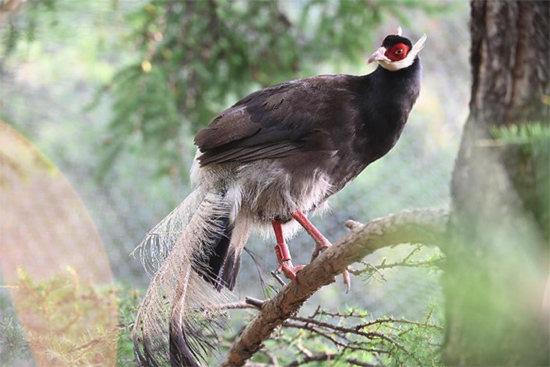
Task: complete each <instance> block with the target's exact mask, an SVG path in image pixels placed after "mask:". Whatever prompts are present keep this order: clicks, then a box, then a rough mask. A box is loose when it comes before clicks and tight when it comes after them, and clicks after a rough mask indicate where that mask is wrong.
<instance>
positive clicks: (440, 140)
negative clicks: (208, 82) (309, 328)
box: [0, 2, 470, 319]
mask: <svg viewBox="0 0 550 367" xmlns="http://www.w3.org/2000/svg"><path fill="white" fill-rule="evenodd" d="M123 3H124V2H123ZM129 3H131V2H129ZM130 8H131V7H130V6H129V7H122V8H119V9H118V10H117V11H114V12H106V11H105V12H104V13H102V14H103V15H101V16H98V15H97V14H96V15H95V16H92V15H90V14H86V15H82V14H79V15H78V19H75V21H74V25H75V27H76V29H75V30H74V35H73V36H71V35H66V36H65V37H64V38H63V39H61V40H60V39H55V40H51V42H50V41H48V42H45V44H46V45H47V47H48V48H49V49H50V50H51V51H50V53H51V54H52V55H55V54H56V53H59V52H62V51H63V50H65V49H67V48H69V47H70V45H71V43H72V42H78V37H79V35H81V34H84V33H86V32H93V31H94V24H95V23H94V22H97V19H101V20H102V21H104V22H118V24H120V31H121V32H122V33H123V32H124V31H125V30H126V29H125V26H124V21H123V17H122V16H123V15H124V14H125V13H127V12H128V11H129V10H130ZM96 11H98V12H99V11H103V10H102V9H99V10H96ZM421 19H423V20H425V23H426V25H427V28H428V29H429V31H427V33H428V36H429V38H428V40H429V41H428V45H427V47H426V49H425V51H423V55H422V61H423V65H424V77H423V91H422V94H421V97H420V99H419V101H418V103H417V105H416V107H415V109H414V110H413V112H412V115H411V118H410V120H409V123H408V125H407V127H406V128H405V131H404V133H403V136H402V138H401V140H400V141H399V143H398V144H397V146H396V147H395V149H394V150H393V151H392V152H390V153H389V154H388V155H387V156H386V157H384V158H383V159H381V160H380V161H378V162H376V163H374V164H372V165H371V166H370V167H369V168H367V170H366V171H365V172H364V173H362V174H361V175H360V176H359V177H358V178H357V179H356V180H355V182H354V183H352V184H350V185H349V186H347V187H346V188H344V190H343V191H342V192H341V193H339V194H337V195H336V196H335V197H333V198H331V199H330V206H331V210H330V211H329V212H327V213H325V214H323V215H322V216H320V217H315V218H313V222H314V224H316V225H318V227H319V229H320V230H321V231H322V232H323V233H324V234H325V235H326V237H327V238H329V239H330V240H332V241H336V240H337V239H339V238H341V237H342V236H343V235H344V234H345V233H346V231H347V230H346V229H345V227H344V223H345V221H346V220H348V219H354V220H357V221H361V222H365V221H368V220H370V219H373V218H376V217H379V216H382V215H386V214H389V213H392V212H396V211H399V210H402V209H406V208H415V207H433V206H436V207H446V206H448V205H449V201H450V193H449V182H450V178H451V173H452V169H453V163H454V157H455V155H456V152H457V149H458V143H459V140H460V131H461V126H462V123H463V121H464V120H465V118H466V114H467V112H468V111H467V98H468V91H469V86H470V85H469V69H468V61H467V60H468V58H467V54H468V47H469V35H468V32H467V9H463V10H461V12H457V13H456V14H454V15H453V16H452V17H451V16H445V17H441V18H434V19H431V18H428V17H426V16H425V17H423V18H421ZM1 31H2V29H0V32H1ZM447 40H452V42H447ZM28 52H29V53H32V52H34V51H33V50H32V49H29V51H28ZM46 52H48V51H46ZM52 57H53V56H52ZM21 60H22V61H23V62H19V61H21ZM24 61H25V56H22V57H21V58H20V59H19V60H18V61H13V60H12V61H6V62H3V63H2V65H0V85H1V88H2V89H1V90H0V100H1V106H2V107H1V109H2V111H1V117H2V118H3V119H4V120H6V121H8V122H9V123H11V124H12V125H13V126H15V127H16V128H17V129H18V130H20V131H21V132H23V133H24V134H25V135H26V136H28V137H29V139H30V140H31V142H33V143H34V144H36V145H37V146H38V148H39V149H41V150H42V151H43V152H44V153H45V155H46V156H48V157H49V158H50V159H51V160H52V161H53V162H54V164H55V165H56V166H57V167H59V169H60V172H61V173H62V174H63V175H65V176H66V177H67V179H68V180H69V182H70V183H71V184H72V187H73V188H74V190H75V192H76V193H77V195H78V196H79V197H80V198H81V199H82V201H83V203H84V205H85V207H86V208H87V211H88V212H89V214H90V216H91V220H92V221H93V223H94V225H95V227H96V228H97V230H98V232H99V235H100V237H101V241H102V244H103V248H104V250H105V252H106V254H107V256H108V259H109V262H110V268H111V271H112V273H113V275H114V278H115V279H116V280H118V281H121V282H125V283H129V284H131V285H133V286H136V287H145V286H146V284H147V282H148V279H147V278H146V276H145V272H144V271H143V269H142V267H141V265H140V263H139V259H136V258H134V257H132V256H131V252H132V251H133V249H134V248H135V246H136V245H137V244H138V243H139V242H140V241H141V239H142V238H143V237H144V235H145V234H146V232H147V231H148V230H149V229H150V228H152V227H153V226H154V225H155V224H156V223H157V222H158V221H160V220H161V219H162V218H163V217H164V216H165V215H166V214H168V213H169V212H170V210H171V209H172V208H173V207H174V206H175V205H176V204H177V203H178V202H180V201H181V200H183V199H184V198H185V196H186V194H187V193H188V192H189V187H188V185H187V183H186V182H183V181H178V180H175V179H173V178H170V177H165V178H162V179H158V178H157V177H155V162H154V161H151V160H150V159H148V158H147V157H142V156H141V157H140V156H131V155H128V156H124V157H123V158H121V159H119V160H118V161H117V162H116V163H115V166H114V168H113V170H112V171H111V172H110V173H109V174H108V175H107V176H106V178H104V179H103V180H102V181H101V182H98V181H97V180H95V179H94V178H93V177H94V172H95V170H96V169H97V160H94V159H93V157H94V156H96V155H97V150H98V149H101V139H102V136H103V135H102V131H104V129H105V126H106V121H108V120H109V116H108V115H109V103H108V101H107V102H106V103H104V104H102V105H101V106H99V108H97V109H95V110H92V111H87V110H85V109H84V107H85V106H86V105H87V104H88V103H89V102H90V100H91V99H92V98H93V95H94V93H95V90H96V89H97V87H98V85H99V84H100V81H98V80H100V79H101V77H98V78H97V80H96V81H95V82H92V83H88V84H86V83H83V80H84V78H81V77H80V76H79V75H80V74H79V73H85V72H91V73H93V72H94V70H87V71H78V70H74V69H73V68H72V67H71V65H69V64H68V63H64V61H63V60H59V59H57V62H59V63H60V64H59V65H57V66H55V67H52V68H51V69H48V68H46V69H45V70H40V69H39V68H38V69H37V68H36V67H34V66H33V65H27V64H25V62H24ZM66 62H70V58H69V59H68V60H67V61H66ZM103 62H109V61H108V60H107V61H105V60H103ZM41 67H43V66H41ZM357 71H359V72H365V70H364V68H358V69H357ZM42 72H45V73H46V75H41V76H40V77H38V78H37V77H36V76H34V75H33V73H42ZM96 72H99V71H98V70H96ZM48 73H49V74H48ZM350 73H351V71H350ZM61 124H63V126H62V127H60V125H61ZM182 139H184V140H186V142H185V144H186V146H189V145H190V144H191V140H192V137H190V136H188V137H185V138H182ZM182 159H184V160H187V163H188V164H189V163H190V159H191V157H190V156H184V158H182ZM48 195H50V193H49V192H47V191H44V192H43V193H42V195H40V196H37V199H36V201H35V202H33V203H32V211H33V212H40V213H43V214H41V215H44V218H53V217H56V216H58V215H59V212H58V208H57V206H56V204H55V202H56V200H57V199H56V198H58V196H55V195H58V194H51V195H52V196H51V197H48ZM61 195H62V194H61ZM52 200H53V203H52ZM1 204H2V205H6V203H1ZM73 215H74V216H75V217H70V216H69V217H68V218H67V227H66V228H69V227H71V226H72V224H75V223H78V221H79V220H80V219H81V218H79V216H81V215H85V214H83V213H80V212H75V213H73ZM71 223H72V224H71ZM40 225H43V226H48V224H47V223H46V222H43V223H42V224H40ZM40 225H38V224H33V225H32V226H29V227H28V235H30V234H31V233H33V234H36V235H37V236H38V237H39V238H40V240H38V241H37V246H38V243H41V244H44V246H50V244H49V242H48V241H49V239H48V238H47V237H46V235H45V234H46V233H48V230H49V229H48V228H45V229H44V228H41V227H40ZM41 233H43V234H44V235H43V236H42V237H41ZM24 235H25V233H23V236H24ZM66 236H73V235H72V234H71V233H70V232H67V234H66ZM83 246H85V245H83ZM248 246H249V247H250V249H251V250H252V251H253V252H254V253H256V254H257V256H258V257H259V258H260V259H261V261H262V262H263V265H262V272H263V275H264V277H266V278H269V277H270V276H269V271H270V270H273V269H275V268H276V265H277V264H276V261H275V256H274V251H273V246H274V244H273V243H271V242H270V241H269V240H264V239H262V238H260V237H259V236H254V237H252V238H251V240H250V242H249V245H248ZM290 248H291V251H292V254H293V257H294V258H295V261H294V263H295V264H299V263H307V262H309V259H310V255H311V252H312V250H313V244H312V241H311V239H310V238H308V237H307V236H306V235H304V234H300V235H299V236H297V237H296V238H295V239H293V240H292V241H291V242H290ZM410 250H411V247H410V246H399V247H397V248H393V249H387V250H384V251H380V252H377V253H375V254H373V255H372V256H370V257H369V258H368V259H366V260H367V261H369V262H372V263H373V264H378V263H380V262H381V261H382V259H383V258H387V259H394V260H396V259H400V258H402V257H403V256H405V255H406V254H408V253H409V252H410ZM31 255H32V254H29V256H31ZM425 256H428V252H426V253H425ZM86 261H88V262H94V261H95V258H94V257H93V256H89V257H88V258H87V259H86ZM438 276H439V275H438V273H437V272H427V271H425V270H423V269H416V268H404V269H392V270H387V271H384V273H383V277H384V279H383V280H382V279H380V278H377V277H374V278H373V279H371V280H370V281H369V282H368V283H367V284H364V283H362V282H361V281H358V280H355V279H354V284H353V286H352V292H351V293H350V294H349V295H344V287H343V286H342V287H340V288H337V287H334V286H332V287H327V289H325V290H323V291H322V292H320V293H319V294H318V295H316V299H315V300H314V301H312V302H311V304H317V303H322V304H324V305H326V306H328V307H343V306H344V305H350V306H351V305H355V306H359V307H363V308H364V309H366V310H367V311H369V312H372V314H373V315H393V316H406V317H410V318H417V319H418V318H422V317H423V315H425V313H426V312H427V310H428V309H429V308H430V307H431V305H432V304H433V303H434V302H441V294H440V289H439V286H438ZM238 282H239V286H238V288H237V290H236V294H237V296H240V297H242V296H245V295H251V296H255V297H258V298H261V297H262V289H261V286H260V281H259V279H258V275H257V268H256V266H255V264H254V263H253V261H252V259H251V258H250V257H248V256H247V255H245V256H244V257H243V265H242V267H241V274H240V276H239V279H238Z"/></svg>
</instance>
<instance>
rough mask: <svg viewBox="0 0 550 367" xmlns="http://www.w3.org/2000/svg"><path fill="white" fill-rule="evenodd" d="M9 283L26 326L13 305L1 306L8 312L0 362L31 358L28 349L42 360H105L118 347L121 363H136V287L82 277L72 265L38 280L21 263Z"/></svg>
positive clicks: (0, 324)
mask: <svg viewBox="0 0 550 367" xmlns="http://www.w3.org/2000/svg"><path fill="white" fill-rule="evenodd" d="M11 288H13V289H14V292H13V295H14V297H15V298H14V304H15V305H16V308H17V314H18V317H19V320H20V321H21V325H22V326H21V325H20V324H18V323H16V322H15V321H14V315H13V310H10V309H9V308H7V307H6V306H4V307H2V309H0V311H2V313H5V314H7V316H4V319H3V320H1V321H0V350H2V353H1V355H2V357H1V358H0V362H1V363H2V365H4V364H5V365H10V364H12V363H15V362H16V361H22V360H29V359H31V357H30V355H31V354H30V350H32V353H33V356H34V359H35V360H36V361H40V362H41V363H42V364H44V365H56V366H92V365H98V366H99V365H105V364H106V363H107V364H109V363H112V361H114V358H115V353H117V356H116V358H117V360H118V364H119V365H120V366H126V365H129V364H132V363H133V360H134V357H133V345H132V341H131V338H130V327H131V324H132V320H133V315H134V312H135V307H136V304H137V299H138V295H139V293H138V292H136V291H133V290H130V289H128V288H124V287H114V286H109V287H97V286H93V285H92V284H89V283H83V282H81V281H80V279H79V277H78V275H77V274H76V273H75V272H74V271H73V270H72V269H70V268H69V269H68V272H67V274H62V275H58V276H55V277H52V278H50V279H47V280H44V281H40V282H37V281H34V280H33V279H32V278H31V276H30V275H29V274H28V273H27V272H26V271H24V270H22V269H20V270H19V276H18V280H17V281H16V282H15V284H13V285H12V286H11ZM117 310H118V317H117ZM29 347H30V349H29ZM4 352H5V353H4ZM109 361H110V362H109Z"/></svg>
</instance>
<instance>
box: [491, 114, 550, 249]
mask: <svg viewBox="0 0 550 367" xmlns="http://www.w3.org/2000/svg"><path fill="white" fill-rule="evenodd" d="M491 135H492V136H493V137H494V138H495V139H497V142H498V143H500V144H503V145H505V146H515V147H516V149H515V150H512V152H513V153H512V155H515V156H516V157H520V159H521V163H519V164H516V166H518V168H517V169H516V170H515V171H517V172H515V175H514V174H513V175H512V176H515V177H512V179H513V180H514V181H515V182H523V180H525V178H526V177H529V176H532V178H533V180H532V181H531V180H529V182H523V184H517V185H516V186H517V190H519V192H520V194H521V195H522V198H523V200H524V205H525V206H526V207H527V208H528V209H529V210H531V211H532V212H533V213H534V215H535V218H536V220H537V221H538V223H539V225H540V227H541V229H542V233H543V235H544V236H545V238H546V239H550V190H549V189H548V188H549V187H550V165H549V164H548V161H549V160H550V123H548V122H545V123H543V122H531V123H525V124H521V125H510V126H502V127H493V128H492V129H491ZM508 156H510V154H509V153H508ZM547 250H548V251H550V248H548V249H547Z"/></svg>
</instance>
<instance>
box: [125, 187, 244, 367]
mask: <svg viewBox="0 0 550 367" xmlns="http://www.w3.org/2000/svg"><path fill="white" fill-rule="evenodd" d="M239 200H240V195H239V192H238V191H237V190H232V189H231V188H227V187H217V188H216V189H214V188H213V187H212V186H210V185H209V187H206V188H205V187H203V186H200V185H199V186H198V187H197V188H196V189H195V190H194V191H193V193H192V194H191V195H189V196H188V197H187V199H186V200H185V201H184V202H183V203H182V204H181V205H180V206H179V207H178V208H176V209H175V210H174V211H173V212H172V213H170V214H169V215H168V216H167V217H166V218H165V219H164V220H163V221H162V222H161V223H159V224H158V225H157V226H156V227H155V228H154V229H153V230H152V231H151V232H150V233H149V234H148V236H147V237H146V238H145V240H144V241H143V242H142V243H141V244H140V245H139V246H138V248H137V249H136V251H138V252H139V254H140V255H141V258H142V262H143V264H144V267H145V268H146V269H147V271H148V272H150V273H151V274H154V275H153V278H152V280H151V283H150V285H149V288H148V290H147V292H146V294H145V297H144V299H143V302H142V304H141V306H140V308H139V310H138V313H137V316H136V321H135V325H134V349H135V352H136V356H137V358H138V362H139V363H140V365H142V366H155V367H156V366H164V365H167V364H171V365H172V366H199V363H198V361H199V360H201V359H203V358H204V355H205V354H206V353H207V352H209V351H210V350H211V349H213V348H214V347H215V345H216V341H214V340H213V339H212V338H213V336H215V332H214V330H213V325H215V322H214V320H216V319H219V318H217V316H219V312H218V313H217V312H216V311H215V310H216V309H218V308H217V307H215V306H216V305H219V304H220V303H222V302H226V301H227V300H228V299H229V298H230V297H231V292H229V291H228V290H226V289H224V288H223V287H222V286H217V287H216V286H215V285H216V284H215V282H216V278H215V277H216V276H218V274H210V273H209V271H211V270H210V269H211V265H209V261H211V258H212V256H216V253H215V252H216V251H217V250H216V245H217V244H219V243H220V239H223V238H224V236H226V237H227V236H230V237H231V233H232V231H233V227H234V226H235V223H234V222H235V220H234V218H235V217H236V215H237V213H235V210H236V208H238V207H239V205H238V204H239ZM239 227H243V226H242V225H240V226H239ZM244 227H245V228H241V229H240V234H239V235H238V236H235V237H236V238H235V241H233V240H232V241H231V244H230V247H231V246H232V247H233V248H230V249H229V250H230V251H231V253H232V254H233V256H234V255H235V254H237V255H240V250H241V249H242V246H243V245H244V242H242V241H246V239H247V237H248V231H249V229H248V226H244ZM228 229H229V230H228ZM237 237H238V238H237ZM224 240H225V241H229V239H227V238H225V239H224ZM236 241H239V242H240V243H235V242H236ZM235 247H237V248H235ZM239 247H240V248H239ZM224 254H225V255H224V256H226V254H227V251H226V252H224ZM232 261H233V260H232ZM233 265H234V263H232V265H231V266H232V267H233ZM237 267H238V264H237ZM218 270H219V269H218ZM222 270H223V269H222ZM236 270H238V269H235V271H236ZM218 272H220V271H218ZM231 273H233V269H231ZM225 286H227V285H225ZM216 288H218V290H217V289H216Z"/></svg>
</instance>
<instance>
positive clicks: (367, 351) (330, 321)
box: [253, 305, 443, 367]
mask: <svg viewBox="0 0 550 367" xmlns="http://www.w3.org/2000/svg"><path fill="white" fill-rule="evenodd" d="M438 308H439V307H438V306H437V305H434V308H433V309H432V311H431V312H430V313H429V314H428V315H427V316H426V318H425V320H423V321H422V322H416V321H411V320H406V319H398V318H392V317H381V318H376V319H374V318H372V316H371V315H369V314H368V313H367V312H365V311H362V310H357V309H348V310H344V311H342V312H335V313H331V312H327V311H323V310H321V309H320V308H319V309H317V311H316V312H315V313H314V314H313V315H311V316H309V317H307V318H305V317H298V316H296V317H292V318H291V319H290V320H289V321H287V322H286V323H285V324H284V325H283V330H282V331H281V332H280V333H278V334H277V335H276V336H275V337H274V338H272V339H270V340H268V341H267V342H266V343H265V347H264V348H263V349H262V350H261V351H260V353H258V354H257V355H256V356H255V357H254V359H253V361H256V362H259V363H270V364H271V365H273V364H275V363H274V360H276V362H277V364H279V365H296V366H297V365H302V364H306V363H311V362H315V365H316V366H322V365H324V366H335V367H336V366H349V365H377V366H378V365H380V366H419V367H423V366H441V365H442V364H441V361H440V358H439V351H440V346H441V344H442V341H443V328H442V327H441V326H440V325H438V324H436V323H434V317H433V312H434V311H435V310H436V309H438ZM323 362H324V363H323Z"/></svg>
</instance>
